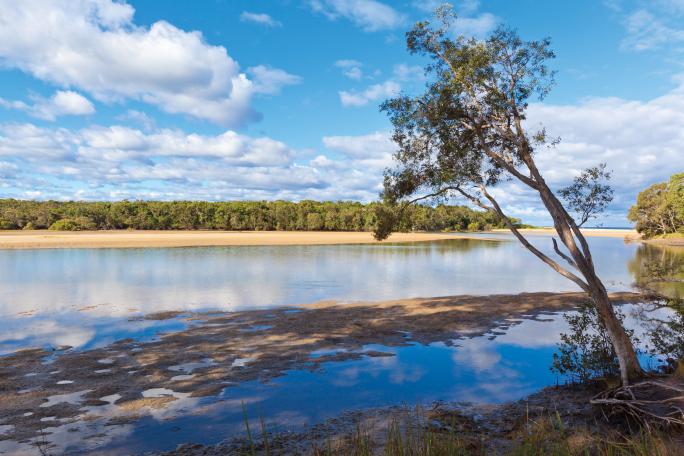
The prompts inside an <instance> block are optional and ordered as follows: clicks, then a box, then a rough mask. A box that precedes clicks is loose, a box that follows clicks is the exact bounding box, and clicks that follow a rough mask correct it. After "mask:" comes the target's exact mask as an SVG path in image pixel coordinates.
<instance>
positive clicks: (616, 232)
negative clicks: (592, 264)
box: [493, 228, 641, 241]
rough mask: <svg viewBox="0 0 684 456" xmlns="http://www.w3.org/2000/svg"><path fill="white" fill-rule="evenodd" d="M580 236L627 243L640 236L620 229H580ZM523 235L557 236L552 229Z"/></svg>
mask: <svg viewBox="0 0 684 456" xmlns="http://www.w3.org/2000/svg"><path fill="white" fill-rule="evenodd" d="M581 231H582V234H584V236H586V237H609V238H622V239H625V240H627V241H638V240H640V239H641V234H639V233H637V231H636V230H632V229H622V228H605V229H601V228H582V229H581ZM493 232H496V233H508V232H509V231H508V230H494V231H493ZM520 232H521V233H523V234H548V235H557V234H556V230H554V229H553V228H525V229H521V230H520Z"/></svg>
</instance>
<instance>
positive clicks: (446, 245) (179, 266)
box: [0, 236, 638, 353]
mask: <svg viewBox="0 0 684 456" xmlns="http://www.w3.org/2000/svg"><path fill="white" fill-rule="evenodd" d="M534 242H535V243H536V244H538V245H539V246H540V247H542V248H544V249H545V250H547V251H548V250H550V248H551V241H550V238H549V237H546V236H538V237H535V238H534ZM590 242H591V245H592V249H593V252H594V257H595V258H596V262H597V266H598V270H599V273H600V274H601V276H602V277H603V278H604V280H605V282H606V284H607V286H608V288H609V289H610V290H611V291H612V290H626V289H629V288H630V286H631V283H632V282H633V281H634V277H633V275H632V273H631V272H630V270H629V263H630V261H633V260H634V258H635V255H636V252H637V249H638V245H636V244H625V243H624V242H623V241H622V240H621V239H610V238H592V239H591V240H590ZM0 271H2V274H0V353H7V352H9V351H13V350H16V349H18V348H23V347H28V346H54V347H58V346H64V345H69V346H73V347H77V348H79V347H80V348H90V347H95V346H100V345H103V344H107V343H109V342H111V341H112V340H114V339H117V338H124V337H146V336H150V335H152V334H154V332H155V331H164V330H173V329H178V327H177V326H174V327H171V328H169V327H167V326H166V325H169V324H170V323H168V322H167V323H160V322H152V321H143V322H137V323H136V324H135V325H131V324H129V323H128V319H129V318H130V317H131V316H134V315H139V314H148V313H153V312H159V311H164V310H181V311H199V310H214V309H216V310H236V309H252V308H263V307H271V306H281V305H290V304H300V303H310V302H315V301H320V300H327V299H334V300H341V301H354V300H384V299H394V298H409V297H417V296H444V295H456V294H493V293H519V292H525V291H570V290H576V287H575V286H574V284H572V283H571V282H569V281H567V280H566V279H564V278H562V277H560V276H559V275H558V274H556V273H554V272H553V271H551V270H550V269H549V268H548V267H547V266H546V265H544V264H542V263H541V262H539V261H538V260H537V259H536V258H535V257H533V256H532V255H531V254H530V253H528V252H527V251H526V250H525V249H524V248H523V247H521V246H520V245H518V243H517V242H514V241H504V242H495V241H480V240H456V239H455V240H453V241H440V242H428V243H413V244H390V245H372V244H371V245H368V244H366V245H337V246H277V247H272V246H264V247H216V248H170V249H165V248H162V249H61V250H0ZM175 325H178V323H175Z"/></svg>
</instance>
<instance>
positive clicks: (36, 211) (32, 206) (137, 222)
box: [0, 199, 519, 231]
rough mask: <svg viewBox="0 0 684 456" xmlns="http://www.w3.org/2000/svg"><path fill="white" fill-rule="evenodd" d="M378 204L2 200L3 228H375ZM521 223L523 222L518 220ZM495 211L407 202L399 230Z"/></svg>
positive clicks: (487, 218) (472, 223) (472, 219)
mask: <svg viewBox="0 0 684 456" xmlns="http://www.w3.org/2000/svg"><path fill="white" fill-rule="evenodd" d="M380 208H381V204H379V203H370V204H361V203H357V202H350V201H339V202H330V201H325V202H319V201H309V200H306V201H301V202H297V203H295V202H289V201H228V202H207V201H117V202H83V201H77V202H74V201H70V202H59V201H24V200H15V199H0V229H3V230H20V229H51V230H63V231H79V230H121V229H135V230H243V231H274V230H282V231H372V230H374V229H375V227H376V225H377V222H378V211H379V210H380ZM516 223H519V221H518V220H516ZM503 227H504V224H503V223H502V222H501V220H500V219H498V218H497V217H496V215H494V214H492V213H489V212H485V211H477V210H473V209H471V208H469V207H466V206H450V205H438V206H434V207H433V206H428V205H418V206H411V207H407V208H406V211H405V214H404V216H403V217H402V219H401V221H400V222H399V225H398V227H397V228H398V230H400V231H480V230H488V229H493V228H503Z"/></svg>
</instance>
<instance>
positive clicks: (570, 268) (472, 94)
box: [375, 5, 643, 384]
mask: <svg viewBox="0 0 684 456" xmlns="http://www.w3.org/2000/svg"><path fill="white" fill-rule="evenodd" d="M435 18H436V21H435V22H436V24H432V23H430V22H429V21H424V22H418V23H417V24H416V25H415V26H414V28H413V29H412V30H411V31H409V32H408V33H407V34H406V41H407V47H408V50H409V52H410V53H412V54H419V55H423V56H426V57H429V59H430V60H429V62H430V63H429V64H428V65H427V67H426V73H427V74H428V75H429V78H428V80H429V82H428V83H427V86H426V91H425V93H423V94H422V95H420V96H417V97H409V96H404V95H401V96H398V97H396V98H393V99H390V100H388V101H386V102H385V103H384V104H383V105H382V110H383V111H385V112H387V113H388V116H389V118H390V121H391V122H392V125H393V127H394V132H393V140H394V142H396V144H397V146H398V151H397V152H396V154H395V161H396V162H397V167H396V168H395V169H390V170H387V171H386V173H385V182H384V191H383V195H382V196H383V199H384V200H385V202H386V203H387V205H386V206H385V207H386V208H387V209H385V210H383V211H382V212H381V214H380V217H379V219H380V220H379V223H378V228H377V229H376V231H375V236H376V238H378V239H383V238H386V237H387V236H389V235H390V234H391V232H392V230H393V228H394V226H395V222H396V221H397V219H398V217H399V216H398V215H397V214H398V213H399V212H401V208H403V207H406V206H407V205H408V204H411V203H415V202H417V201H422V200H427V199H431V198H432V199H435V198H451V197H463V198H466V199H467V200H469V201H470V202H471V203H472V204H474V205H476V206H479V207H481V208H483V209H485V210H487V211H492V212H494V213H495V214H497V215H498V217H500V218H501V219H502V220H503V221H504V222H505V223H506V225H507V226H508V228H509V229H510V230H511V232H512V233H513V234H514V235H515V237H516V238H517V239H518V240H519V241H520V242H521V243H522V244H523V245H524V246H525V248H527V249H528V250H529V251H530V252H532V253H533V254H534V255H536V256H537V257H538V258H539V259H540V260H541V261H543V262H544V263H546V264H547V265H549V266H550V267H551V268H553V269H554V270H555V271H556V272H558V273H559V274H561V275H562V276H564V277H566V278H568V279H569V280H571V281H573V282H574V283H575V284H577V285H578V286H579V287H580V288H581V289H582V290H584V291H585V292H587V294H588V295H589V297H590V299H591V301H592V302H593V304H594V305H595V306H596V310H597V313H598V315H599V317H600V321H601V323H602V324H603V325H604V326H605V329H606V331H608V334H609V336H610V339H611V341H612V343H613V346H614V348H615V352H616V354H617V357H618V360H619V364H620V372H621V378H622V382H623V384H629V383H630V382H633V381H634V380H637V379H639V378H640V377H642V376H643V371H642V369H641V366H640V365H639V361H638V358H637V355H636V352H635V350H634V346H633V345H632V342H631V340H630V338H629V336H628V335H627V333H626V332H625V329H624V327H623V326H622V323H621V322H620V320H619V319H618V318H617V317H616V315H615V312H614V310H613V307H612V304H611V303H610V301H609V298H608V293H607V291H606V288H605V286H604V285H603V283H602V282H601V279H600V278H599V277H598V275H597V273H596V269H595V267H594V261H593V259H592V256H591V251H590V249H589V245H588V243H587V241H586V239H585V237H584V235H583V234H582V232H581V231H580V225H581V223H582V222H584V221H586V220H587V219H588V218H591V217H592V216H593V215H595V213H596V212H597V211H599V210H601V209H603V208H604V207H605V205H606V204H607V202H608V201H609V200H610V188H609V187H607V186H602V185H600V184H597V181H598V180H599V179H600V178H606V177H609V176H608V175H606V172H605V171H604V167H602V166H600V167H598V168H592V169H589V170H587V171H586V172H585V173H583V174H582V175H581V176H579V178H578V179H575V183H574V184H573V185H572V186H570V187H568V188H567V189H565V191H564V192H560V195H561V199H564V200H566V201H567V208H566V207H565V206H564V205H563V204H562V202H561V200H560V199H559V197H558V196H557V195H556V194H555V193H554V192H553V191H552V190H551V188H550V187H549V185H548V184H547V183H546V181H545V180H544V177H543V176H542V174H541V172H540V171H539V168H538V166H537V164H536V163H535V149H537V148H539V147H542V146H547V147H553V146H554V145H555V142H556V141H555V140H551V139H549V138H547V135H546V133H545V131H544V130H543V129H540V131H538V132H530V131H528V130H527V128H526V125H525V118H526V111H527V108H528V103H529V100H530V99H531V98H532V97H535V96H536V97H539V98H540V99H543V98H544V96H545V95H547V94H548V92H549V90H550V88H551V86H552V84H553V72H551V71H550V70H549V69H548V67H547V64H546V62H547V61H548V60H549V59H551V58H553V57H554V54H553V52H552V50H551V49H550V42H549V40H548V39H546V40H542V41H529V42H525V41H522V40H521V39H520V38H519V37H518V35H517V34H516V33H515V32H514V31H512V30H510V29H506V28H499V29H497V30H496V31H495V32H493V33H492V34H491V35H490V36H489V38H487V39H485V40H476V39H474V38H465V37H462V36H461V37H454V36H453V33H452V30H453V27H452V24H453V19H454V18H455V16H454V14H453V12H452V10H451V8H450V7H449V6H448V5H445V6H442V7H440V8H438V9H437V10H436V11H435ZM559 166H562V165H561V164H559ZM506 180H513V181H518V182H520V183H521V184H522V185H524V186H525V187H527V188H528V189H530V190H531V191H533V192H535V193H536V194H537V195H538V196H539V198H540V199H541V202H542V203H543V205H544V207H545V208H546V210H547V211H548V213H549V215H550V217H551V218H552V219H553V224H554V228H555V231H556V233H557V235H558V238H559V240H560V244H561V245H559V243H558V242H557V241H556V239H555V237H554V238H553V239H552V241H553V249H554V251H555V253H556V254H557V255H558V257H559V258H560V259H561V260H562V261H563V262H565V263H566V265H565V266H564V265H562V264H561V262H560V261H561V260H556V259H554V258H552V257H551V256H549V255H547V254H545V253H543V252H542V251H541V250H539V249H538V248H536V247H535V246H534V245H532V244H531V243H530V242H529V241H528V240H527V239H526V238H525V236H523V234H522V233H520V231H519V230H518V229H517V227H516V225H515V224H514V223H512V221H511V219H510V218H509V217H508V216H507V215H506V214H505V213H504V211H503V210H502V208H501V205H500V204H499V202H498V201H497V198H496V197H495V196H494V194H493V193H492V192H491V188H492V187H494V186H495V185H496V184H498V183H500V182H502V181H506ZM571 212H573V213H574V212H576V213H578V214H579V218H580V222H577V221H576V220H575V219H574V218H573V217H572V216H571V215H570V213H571Z"/></svg>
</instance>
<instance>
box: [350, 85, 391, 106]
mask: <svg viewBox="0 0 684 456" xmlns="http://www.w3.org/2000/svg"><path fill="white" fill-rule="evenodd" d="M400 90H401V86H400V85H399V84H398V83H397V82H395V81H392V80H389V81H385V82H383V83H380V84H373V85H372V86H370V87H368V88H366V89H365V90H363V91H360V92H359V91H356V90H352V91H346V90H342V91H340V92H339V93H338V94H339V96H340V102H341V103H342V106H345V107H359V106H366V105H367V104H368V103H370V102H371V101H379V100H384V99H386V98H389V97H393V96H395V95H397V94H398V93H399V91H400Z"/></svg>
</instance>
